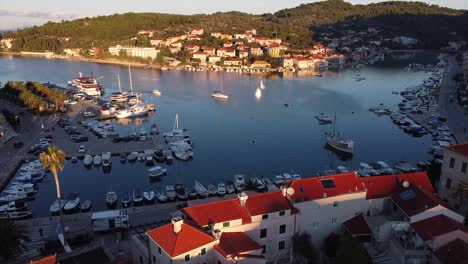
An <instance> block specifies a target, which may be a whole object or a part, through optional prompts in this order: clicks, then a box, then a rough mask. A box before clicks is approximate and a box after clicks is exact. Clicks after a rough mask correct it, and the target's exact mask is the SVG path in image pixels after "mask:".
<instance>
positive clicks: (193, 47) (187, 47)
mask: <svg viewBox="0 0 468 264" xmlns="http://www.w3.org/2000/svg"><path fill="white" fill-rule="evenodd" d="M185 49H186V50H189V51H190V52H192V53H193V52H197V51H199V50H200V47H199V46H197V45H187V46H185Z"/></svg>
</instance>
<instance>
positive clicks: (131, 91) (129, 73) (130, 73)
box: [128, 65, 133, 95]
mask: <svg viewBox="0 0 468 264" xmlns="http://www.w3.org/2000/svg"><path fill="white" fill-rule="evenodd" d="M128 76H129V77H130V94H131V95H133V85H132V72H131V71H130V65H128Z"/></svg>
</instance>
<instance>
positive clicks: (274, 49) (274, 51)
mask: <svg viewBox="0 0 468 264" xmlns="http://www.w3.org/2000/svg"><path fill="white" fill-rule="evenodd" d="M266 51H267V54H268V56H270V57H273V58H279V57H280V51H281V49H280V46H279V45H268V46H267V48H266Z"/></svg>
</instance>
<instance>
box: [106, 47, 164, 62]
mask: <svg viewBox="0 0 468 264" xmlns="http://www.w3.org/2000/svg"><path fill="white" fill-rule="evenodd" d="M121 51H123V52H125V53H126V54H127V56H130V57H140V58H144V59H147V58H151V59H156V57H157V56H158V53H159V50H157V49H155V48H140V47H123V46H121V45H117V46H113V47H109V53H110V54H111V55H114V56H119V55H120V52H121Z"/></svg>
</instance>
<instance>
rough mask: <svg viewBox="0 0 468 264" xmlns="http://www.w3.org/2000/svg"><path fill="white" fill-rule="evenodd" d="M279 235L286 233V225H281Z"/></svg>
mask: <svg viewBox="0 0 468 264" xmlns="http://www.w3.org/2000/svg"><path fill="white" fill-rule="evenodd" d="M279 233H280V234H284V233H286V225H280V228H279Z"/></svg>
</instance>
